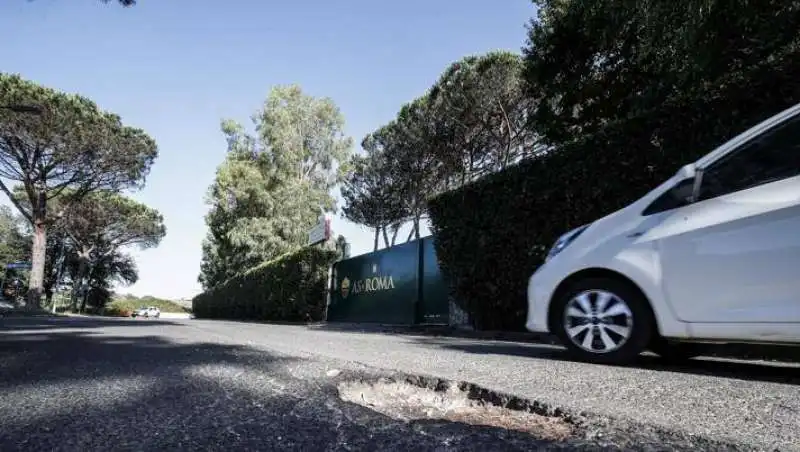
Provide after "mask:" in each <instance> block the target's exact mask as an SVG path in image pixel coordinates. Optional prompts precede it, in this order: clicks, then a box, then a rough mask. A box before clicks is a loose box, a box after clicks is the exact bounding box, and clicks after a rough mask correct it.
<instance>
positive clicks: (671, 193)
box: [642, 179, 694, 216]
mask: <svg viewBox="0 0 800 452" xmlns="http://www.w3.org/2000/svg"><path fill="white" fill-rule="evenodd" d="M693 187H694V179H684V180H682V181H680V182H678V183H677V184H675V186H674V187H672V188H671V189H669V190H667V191H665V192H664V193H662V194H661V196H659V197H658V198H656V199H655V200H653V202H651V203H650V205H649V206H647V207H646V208H645V209H644V211H642V215H643V216H648V215H653V214H656V213H661V212H666V211H667V210H672V209H677V208H679V207H683V206H685V205H688V204H689V200H688V198H689V196H690V195H691V194H692V188H693Z"/></svg>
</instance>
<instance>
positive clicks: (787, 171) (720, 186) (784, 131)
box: [698, 116, 800, 201]
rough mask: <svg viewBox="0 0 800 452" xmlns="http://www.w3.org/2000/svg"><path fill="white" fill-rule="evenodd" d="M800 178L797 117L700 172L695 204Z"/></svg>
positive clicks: (799, 125)
mask: <svg viewBox="0 0 800 452" xmlns="http://www.w3.org/2000/svg"><path fill="white" fill-rule="evenodd" d="M797 175H800V116H795V117H793V118H792V119H790V120H788V121H786V122H784V123H783V124H781V125H779V126H777V127H775V128H773V129H770V130H768V131H766V132H764V133H762V134H761V135H759V136H757V137H755V138H753V139H751V140H750V141H748V142H747V143H745V144H743V145H742V146H741V147H740V148H739V149H736V150H734V151H733V152H731V153H729V154H728V155H726V156H725V157H723V158H722V159H720V160H718V161H716V162H714V163H713V164H712V165H711V166H709V167H708V168H706V169H705V170H704V171H703V179H702V181H701V184H700V193H699V197H698V198H699V199H698V201H703V200H706V199H712V198H716V197H718V196H723V195H727V194H730V193H735V192H737V191H741V190H747V189H748V188H753V187H757V186H759V185H764V184H768V183H770V182H776V181H779V180H782V179H788V178H790V177H794V176H797Z"/></svg>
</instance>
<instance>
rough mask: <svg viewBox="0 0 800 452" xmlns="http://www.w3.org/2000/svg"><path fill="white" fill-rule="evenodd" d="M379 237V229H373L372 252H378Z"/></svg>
mask: <svg viewBox="0 0 800 452" xmlns="http://www.w3.org/2000/svg"><path fill="white" fill-rule="evenodd" d="M380 236H381V228H375V247H374V248H373V249H372V251H378V245H379V244H380V242H379V239H380Z"/></svg>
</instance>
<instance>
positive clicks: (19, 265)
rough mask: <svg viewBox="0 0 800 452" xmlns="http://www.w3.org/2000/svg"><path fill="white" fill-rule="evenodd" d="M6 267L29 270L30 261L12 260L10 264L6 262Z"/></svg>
mask: <svg viewBox="0 0 800 452" xmlns="http://www.w3.org/2000/svg"><path fill="white" fill-rule="evenodd" d="M6 268H7V269H12V268H15V269H16V268H24V269H26V270H30V269H31V263H30V262H12V263H10V264H6Z"/></svg>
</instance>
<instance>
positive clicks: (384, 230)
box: [381, 226, 389, 248]
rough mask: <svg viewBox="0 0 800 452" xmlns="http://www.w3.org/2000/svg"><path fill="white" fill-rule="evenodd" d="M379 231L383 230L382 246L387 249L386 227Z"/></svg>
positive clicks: (387, 235)
mask: <svg viewBox="0 0 800 452" xmlns="http://www.w3.org/2000/svg"><path fill="white" fill-rule="evenodd" d="M381 229H382V230H383V245H384V246H385V247H386V248H389V233H388V232H387V231H386V226H384V227H383V228H381Z"/></svg>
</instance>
